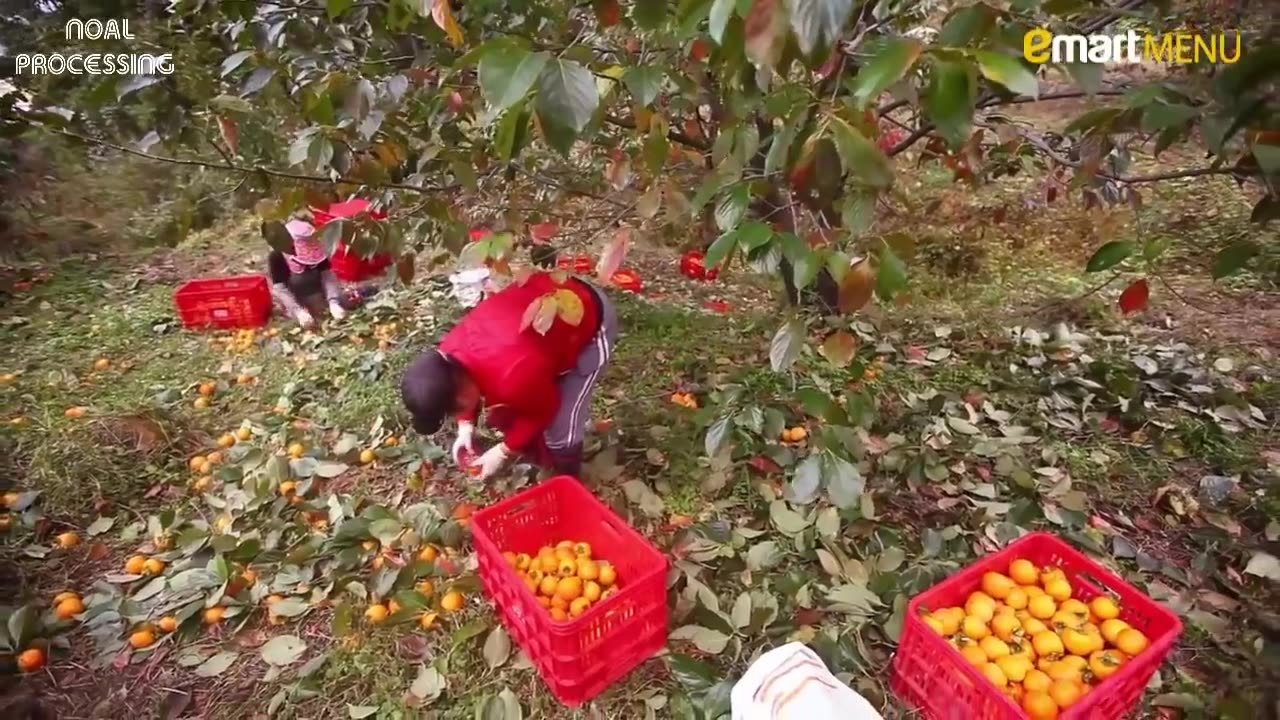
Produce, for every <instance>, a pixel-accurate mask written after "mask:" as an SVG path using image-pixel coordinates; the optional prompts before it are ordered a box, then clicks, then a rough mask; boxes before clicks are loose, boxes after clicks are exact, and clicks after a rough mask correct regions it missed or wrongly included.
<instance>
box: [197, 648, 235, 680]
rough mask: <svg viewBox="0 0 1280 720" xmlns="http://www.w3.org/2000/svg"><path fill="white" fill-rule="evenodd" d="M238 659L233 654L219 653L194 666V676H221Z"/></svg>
mask: <svg viewBox="0 0 1280 720" xmlns="http://www.w3.org/2000/svg"><path fill="white" fill-rule="evenodd" d="M238 657H240V656H239V655H238V654H237V653H234V652H220V653H218V654H217V655H214V656H213V657H211V658H209V659H208V660H205V661H204V662H202V663H200V664H199V665H197V666H196V670H195V673H196V676H198V677H215V676H218V675H221V674H222V673H224V672H226V671H227V668H230V667H231V665H232V664H233V663H235V661H236V659H237V658H238Z"/></svg>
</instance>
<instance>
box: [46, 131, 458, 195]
mask: <svg viewBox="0 0 1280 720" xmlns="http://www.w3.org/2000/svg"><path fill="white" fill-rule="evenodd" d="M44 129H45V130H47V131H48V132H52V133H55V134H58V135H62V136H65V137H69V138H71V139H73V140H77V141H79V142H82V143H85V144H86V145H93V146H95V147H103V148H107V149H108V150H115V151H117V152H122V153H125V154H127V155H133V156H135V157H140V158H144V159H146V160H152V161H155V162H163V163H169V164H171V165H186V166H190V167H203V168H210V169H212V170H226V171H229V172H238V173H243V174H246V175H252V174H261V175H269V176H271V177H278V178H284V179H287V180H302V181H305V182H317V183H325V184H346V185H363V186H365V187H371V188H385V189H391V190H410V191H413V192H416V193H429V192H447V191H449V190H457V189H459V188H460V187H461V186H460V185H456V184H455V185H446V186H444V187H435V186H421V187H420V186H417V185H409V184H408V183H379V182H368V181H366V180H360V179H358V178H349V177H338V178H331V177H325V176H323V175H304V174H302V173H293V172H285V171H283V170H275V169H272V168H268V167H263V166H261V165H253V166H248V165H237V164H235V163H231V162H221V163H216V162H209V161H208V160H196V159H192V158H175V157H169V156H167V155H156V154H154V153H149V152H143V151H142V150H135V149H133V148H131V147H126V146H124V145H118V144H116V143H113V142H108V141H106V140H100V139H98V138H94V137H89V136H87V135H81V134H80V133H77V132H72V131H70V130H63V129H61V128H49V127H46V128H44ZM219 149H221V148H219Z"/></svg>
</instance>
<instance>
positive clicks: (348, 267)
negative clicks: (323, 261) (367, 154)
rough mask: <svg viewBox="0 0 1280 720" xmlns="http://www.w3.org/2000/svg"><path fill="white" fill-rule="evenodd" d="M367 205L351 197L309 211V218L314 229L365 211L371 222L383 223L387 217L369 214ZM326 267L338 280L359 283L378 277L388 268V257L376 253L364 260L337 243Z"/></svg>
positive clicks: (389, 263) (373, 213)
mask: <svg viewBox="0 0 1280 720" xmlns="http://www.w3.org/2000/svg"><path fill="white" fill-rule="evenodd" d="M371 205H372V204H371V203H370V202H369V201H368V200H365V199H364V198H352V199H350V200H347V201H346V202H340V203H334V204H332V205H330V206H329V207H327V208H325V209H323V210H322V209H320V208H311V217H312V218H313V219H314V220H315V227H316V230H319V229H320V228H322V227H324V226H325V225H326V224H327V223H329V221H331V220H335V219H347V218H352V217H355V216H356V215H360V214H362V213H366V212H368V213H369V217H371V218H373V219H374V220H383V219H385V218H386V217H387V214H386V212H384V211H381V210H378V211H370V210H369V208H370V207H371ZM329 265H330V266H331V267H332V268H333V274H334V275H336V276H337V277H338V279H339V280H342V281H344V282H360V281H362V280H367V279H369V278H371V277H374V276H376V275H380V274H382V271H384V270H386V269H387V267H389V266H390V265H391V256H390V255H386V254H380V255H371V256H369V257H367V258H365V257H360V256H358V255H356V254H355V253H353V252H351V250H350V248H348V247H347V245H346V244H345V243H338V247H337V249H335V250H334V253H333V257H331V258H329Z"/></svg>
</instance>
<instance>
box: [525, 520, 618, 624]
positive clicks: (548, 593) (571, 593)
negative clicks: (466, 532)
mask: <svg viewBox="0 0 1280 720" xmlns="http://www.w3.org/2000/svg"><path fill="white" fill-rule="evenodd" d="M502 557H503V558H505V559H506V561H507V564H508V565H510V566H511V567H512V568H514V569H515V571H516V574H517V575H519V576H520V580H521V581H522V582H523V583H524V585H525V587H527V588H529V592H531V593H533V595H534V597H536V598H537V599H538V603H539V604H540V605H542V607H544V608H546V609H547V611H548V612H549V613H550V614H551V619H552V620H555V621H556V622H566V621H568V620H569V619H571V618H576V617H578V616H579V615H581V614H582V613H584V612H586V611H587V609H588V608H590V607H591V606H592V605H594V604H595V603H597V602H599V601H601V600H603V599H605V598H607V597H609V596H610V595H613V594H614V593H616V592H617V591H618V571H617V569H616V568H614V566H613V565H610V564H609V563H608V562H607V561H605V560H600V559H597V558H593V557H592V556H591V545H590V544H589V543H585V542H574V541H572V540H564V541H561V542H559V543H557V544H556V545H555V546H554V547H553V546H551V545H544V546H543V547H542V548H540V549H539V550H538V552H537V554H536V555H529V554H528V553H514V552H511V551H507V552H504V553H502Z"/></svg>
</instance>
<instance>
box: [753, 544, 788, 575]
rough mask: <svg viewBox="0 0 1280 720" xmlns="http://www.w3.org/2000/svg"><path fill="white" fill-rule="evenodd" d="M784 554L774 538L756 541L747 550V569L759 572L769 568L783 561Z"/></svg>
mask: <svg viewBox="0 0 1280 720" xmlns="http://www.w3.org/2000/svg"><path fill="white" fill-rule="evenodd" d="M783 556H784V555H783V552H782V550H781V549H779V548H778V543H776V542H774V541H772V540H765V541H764V542H760V543H756V544H755V545H752V546H751V549H750V550H748V551H747V569H749V570H752V571H757V572H758V571H760V570H769V569H771V568H773V567H776V566H777V564H778V563H780V562H782V558H783Z"/></svg>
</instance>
